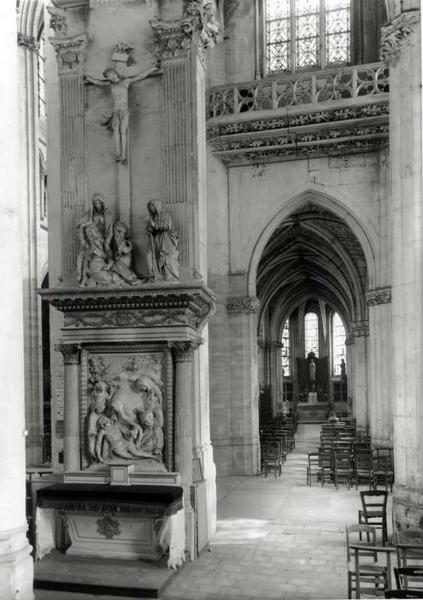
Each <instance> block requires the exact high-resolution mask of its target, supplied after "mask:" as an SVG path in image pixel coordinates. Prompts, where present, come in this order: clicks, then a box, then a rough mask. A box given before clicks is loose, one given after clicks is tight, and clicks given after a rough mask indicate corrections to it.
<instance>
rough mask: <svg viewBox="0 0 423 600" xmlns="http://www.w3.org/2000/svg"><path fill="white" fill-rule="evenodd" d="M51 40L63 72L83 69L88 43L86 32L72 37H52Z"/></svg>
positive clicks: (60, 69)
mask: <svg viewBox="0 0 423 600" xmlns="http://www.w3.org/2000/svg"><path fill="white" fill-rule="evenodd" d="M50 42H51V44H52V46H53V47H54V49H55V51H56V56H57V64H58V67H59V71H60V72H61V73H62V74H63V73H66V72H70V73H72V72H75V71H78V70H80V69H81V70H82V63H83V58H84V54H85V51H86V48H87V44H88V39H87V34H86V33H83V34H80V35H75V36H73V37H70V38H57V39H56V38H50Z"/></svg>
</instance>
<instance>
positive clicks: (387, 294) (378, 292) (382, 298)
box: [366, 286, 392, 306]
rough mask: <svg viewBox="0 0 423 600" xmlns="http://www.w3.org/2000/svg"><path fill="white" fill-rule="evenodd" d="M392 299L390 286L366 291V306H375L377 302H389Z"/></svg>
mask: <svg viewBox="0 0 423 600" xmlns="http://www.w3.org/2000/svg"><path fill="white" fill-rule="evenodd" d="M391 300H392V290H391V286H386V287H383V288H375V289H374V290H369V291H368V292H366V304H367V306H376V305H377V304H389V303H390V302H391Z"/></svg>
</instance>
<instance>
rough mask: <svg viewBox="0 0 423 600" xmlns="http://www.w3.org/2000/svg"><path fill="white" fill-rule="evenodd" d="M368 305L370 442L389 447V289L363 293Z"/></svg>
mask: <svg viewBox="0 0 423 600" xmlns="http://www.w3.org/2000/svg"><path fill="white" fill-rule="evenodd" d="M366 299H367V306H368V307H369V417H370V434H371V436H372V444H373V445H375V446H387V447H392V443H393V430H392V428H393V423H392V377H391V375H392V373H391V353H392V339H391V288H390V287H385V288H378V289H375V290H371V291H369V292H367V294H366Z"/></svg>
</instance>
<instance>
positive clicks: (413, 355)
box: [381, 0, 423, 528]
mask: <svg viewBox="0 0 423 600" xmlns="http://www.w3.org/2000/svg"><path fill="white" fill-rule="evenodd" d="M419 9H420V2H419V1H418V0H407V1H406V2H399V0H391V1H390V2H389V6H388V14H389V18H390V19H391V21H390V23H389V24H388V25H387V26H386V27H384V28H383V30H382V39H381V57H382V59H383V60H385V61H386V62H388V63H389V69H390V72H389V81H390V84H389V87H390V91H389V102H390V111H389V112H390V116H389V134H390V144H389V146H390V163H391V173H392V199H391V214H392V339H393V344H392V363H391V364H392V390H393V421H394V459H395V488H394V522H395V524H396V526H397V527H398V528H406V527H416V526H417V527H420V528H421V527H423V469H422V457H423V436H422V431H423V402H422V393H423V369H422V367H421V362H422V348H423V312H422V304H423V234H422V232H423V205H422V96H421V81H422V61H421V31H420V10H419ZM401 10H403V11H404V12H403V13H401Z"/></svg>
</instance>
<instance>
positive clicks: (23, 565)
mask: <svg viewBox="0 0 423 600" xmlns="http://www.w3.org/2000/svg"><path fill="white" fill-rule="evenodd" d="M0 33H1V35H0V65H1V70H2V73H3V78H4V81H5V82H6V81H7V92H6V91H5V93H3V94H2V109H3V114H4V115H5V119H4V123H3V124H2V136H3V137H2V139H3V140H4V141H5V143H3V144H2V145H1V147H0V230H1V236H0V239H1V243H2V250H3V253H2V260H1V261H0V277H1V281H2V283H3V289H2V293H1V295H0V308H1V309H0V370H1V384H2V402H1V419H0V489H1V492H0V598H4V599H5V600H9V599H12V598H19V599H20V600H30V599H31V598H33V592H32V581H33V562H32V558H31V556H30V551H31V547H30V546H29V544H28V539H27V537H26V530H27V523H26V518H25V496H26V493H25V435H26V430H25V400H24V393H25V392H24V377H25V373H24V366H23V365H24V342H23V300H22V281H23V273H22V248H21V222H20V220H21V214H20V212H19V211H20V209H21V206H22V204H23V201H24V200H23V198H22V197H21V196H20V189H19V177H20V175H21V173H22V171H23V170H24V169H25V165H24V164H21V160H22V158H21V157H22V154H21V152H20V148H19V135H18V134H19V95H18V89H19V74H18V68H19V67H18V48H17V44H16V38H17V31H16V10H15V6H14V4H13V3H10V2H2V3H1V4H0ZM6 141H7V143H6Z"/></svg>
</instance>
